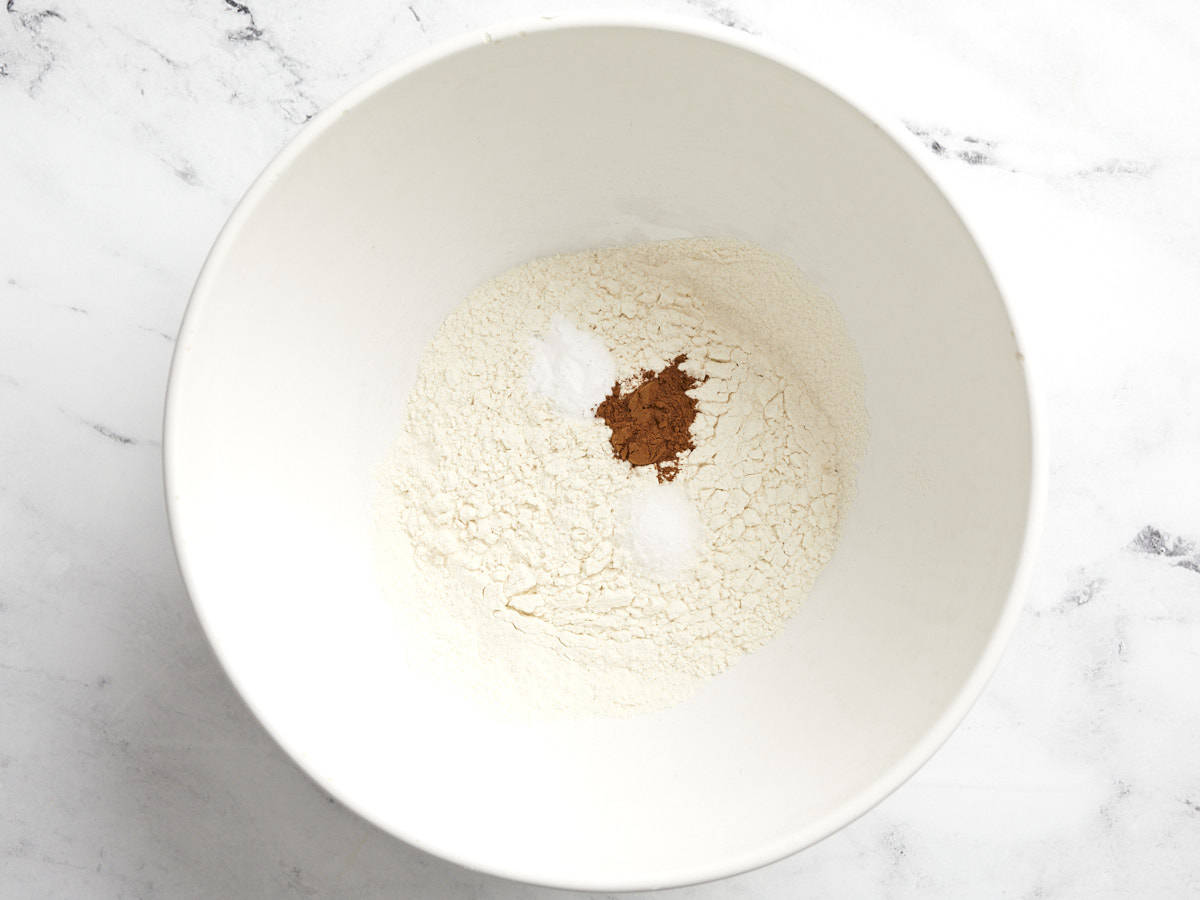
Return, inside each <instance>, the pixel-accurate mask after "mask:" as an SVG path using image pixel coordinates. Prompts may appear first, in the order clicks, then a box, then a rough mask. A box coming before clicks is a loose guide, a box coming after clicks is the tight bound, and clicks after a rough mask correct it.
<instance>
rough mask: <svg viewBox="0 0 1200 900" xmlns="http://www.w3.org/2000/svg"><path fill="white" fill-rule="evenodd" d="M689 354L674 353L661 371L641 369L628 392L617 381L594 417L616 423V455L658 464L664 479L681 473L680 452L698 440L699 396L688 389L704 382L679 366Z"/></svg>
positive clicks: (633, 461)
mask: <svg viewBox="0 0 1200 900" xmlns="http://www.w3.org/2000/svg"><path fill="white" fill-rule="evenodd" d="M685 359H687V356H686V355H681V356H677V357H675V359H673V360H672V361H671V364H670V365H669V366H667V367H666V368H665V369H663V370H662V371H661V372H650V371H646V372H642V374H641V381H640V383H639V384H638V385H637V387H635V388H634V389H633V390H631V391H629V392H628V393H624V392H622V390H621V384H620V382H617V383H616V384H614V385H613V388H612V392H611V393H610V394H609V395H608V397H606V398H605V400H604V402H603V403H601V404H600V405H599V406H598V407H597V408H596V417H597V418H599V419H603V420H604V422H605V424H606V425H608V427H609V428H611V429H612V436H611V437H610V438H609V442H610V443H611V444H612V448H613V456H615V457H616V458H617V459H623V460H625V461H626V462H628V463H629V464H630V465H633V466H654V467H655V469H657V471H658V480H659V481H660V482H662V481H671V480H672V479H674V478H675V476H676V475H677V474H679V454H680V453H683V452H684V451H685V450H691V449H693V446H694V445H693V444H692V422H693V421H694V420H695V418H696V401H695V400H694V399H693V398H692V397H689V396H688V395H687V392H688V391H689V390H691V389H692V388H694V387H695V386H696V385H697V384H699V383H700V382H699V381H698V380H697V379H695V378H693V377H692V376H691V375H688V374H687V373H686V372H684V371H683V370H682V369H680V368H679V365H680V363H682V362H683V361H684V360H685Z"/></svg>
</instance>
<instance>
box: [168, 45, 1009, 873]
mask: <svg viewBox="0 0 1200 900" xmlns="http://www.w3.org/2000/svg"><path fill="white" fill-rule="evenodd" d="M735 44H736V42H732V40H731V41H726V40H717V39H714V38H713V37H712V36H711V35H697V34H687V33H679V32H673V31H670V30H664V29H659V28H639V27H621V26H617V25H608V26H594V27H586V28H569V27H557V26H554V27H548V28H545V29H542V30H536V31H533V32H531V33H528V34H524V33H520V34H518V33H514V34H512V35H510V36H508V37H505V38H503V39H495V40H492V41H485V42H484V43H481V44H478V45H474V46H470V47H468V48H466V49H460V50H459V51H457V52H453V53H448V54H442V55H440V56H435V57H433V58H432V59H431V60H430V61H428V62H427V63H426V64H424V65H422V66H420V67H417V68H416V69H415V70H412V71H408V72H407V74H405V75H404V76H403V77H397V78H395V79H393V80H391V81H390V82H388V83H385V84H383V85H382V86H381V87H380V88H379V89H378V90H377V91H375V92H373V93H370V94H369V95H367V96H364V97H362V99H360V100H359V101H358V102H356V103H352V104H348V105H345V104H344V105H343V106H342V107H341V108H339V109H338V110H336V111H335V112H333V113H331V114H326V116H325V118H324V119H323V120H322V122H321V123H320V125H319V126H318V127H317V128H315V129H313V130H312V131H311V132H307V133H306V134H305V135H304V136H302V137H301V139H300V141H299V144H298V145H297V146H296V147H294V148H292V149H290V150H289V151H288V152H287V154H286V156H285V162H286V164H284V162H279V163H277V164H276V165H275V166H274V167H273V169H271V170H269V174H268V176H267V177H266V178H265V179H264V180H263V181H262V182H260V184H259V185H257V186H256V188H255V189H254V190H253V191H252V192H251V195H250V197H249V198H248V200H247V202H246V204H244V205H243V207H242V208H241V209H240V210H239V212H238V214H237V215H236V216H235V219H234V220H233V222H232V224H231V226H230V227H229V228H228V229H227V231H226V232H225V234H224V235H223V236H222V239H221V241H220V242H219V243H218V246H217V248H216V250H215V251H214V254H213V257H212V258H211V259H210V262H209V264H208V266H207V268H206V270H205V272H204V275H203V276H202V279H201V282H200V284H199V285H198V287H197V291H196V294H195V297H194V299H193V302H192V307H191V309H190V310H189V313H188V319H187V322H186V327H185V329H184V332H183V334H182V336H181V341H180V345H179V348H178V351H177V357H176V360H175V364H174V369H173V373H172V385H171V393H170V402H169V410H168V424H167V434H166V461H167V468H168V492H169V503H170V506H171V516H172V523H173V529H174V533H175V537H176V541H177V546H178V549H179V553H180V558H181V562H182V565H183V568H184V571H185V574H186V577H187V580H188V584H189V587H190V590H191V592H192V595H193V597H194V598H195V602H196V605H197V608H198V609H199V611H200V615H201V617H202V619H203V621H204V623H205V627H206V629H207V630H208V632H209V634H210V636H211V637H212V639H213V642H214V645H215V646H216V647H217V650H218V652H219V654H220V656H221V658H222V660H223V662H224V663H225V665H226V666H227V667H228V669H229V671H230V674H231V676H232V677H233V679H234V681H235V682H236V684H237V685H238V687H239V688H240V690H241V691H242V692H243V693H244V695H245V696H246V698H247V700H248V701H249V703H250V704H251V706H252V707H253V708H254V709H255V711H256V712H257V713H258V714H259V715H260V716H261V717H262V719H263V721H264V722H265V723H266V724H267V726H268V728H270V730H271V731H272V733H273V734H274V735H275V736H276V738H277V739H278V740H279V741H280V742H281V744H282V745H283V746H284V747H285V748H286V749H287V750H288V751H289V752H290V753H292V754H293V755H294V756H295V757H296V759H297V760H298V761H299V762H300V763H301V764H302V765H304V766H305V767H306V768H308V770H309V771H310V772H312V773H313V774H314V775H315V776H316V777H317V778H318V779H319V780H321V781H322V782H323V784H324V785H325V786H326V787H327V788H329V789H330V790H331V791H333V792H334V793H336V794H337V795H338V796H339V797H340V798H342V799H343V800H344V801H346V802H347V803H348V804H349V805H351V806H352V807H353V808H354V809H356V810H358V811H359V812H361V813H363V814H364V815H366V816H367V817H369V818H370V819H372V820H373V821H375V822H377V823H378V824H380V825H382V826H383V827H385V828H388V829H390V830H392V831H394V832H395V833H396V834H398V835H400V836H402V837H405V838H407V839H409V840H411V841H413V842H414V843H417V844H419V845H420V846H423V847H426V848H428V849H430V850H432V851H434V852H437V853H440V854H442V855H445V856H448V857H450V858H452V859H454V860H457V861H459V862H463V863H465V864H467V865H471V866H475V867H478V868H482V869H486V870H490V871H493V872H498V873H501V874H505V875H509V876H511V877H515V878H523V879H528V880H536V881H541V882H547V883H555V884H561V885H570V886H578V887H611V888H628V887H645V886H655V885H663V884H672V883H681V882H686V881H693V880H699V879H703V878H708V877H715V876H718V875H722V874H728V873H730V872H733V871H737V870H739V869H743V868H747V867H750V866H753V865H757V864H760V863H763V862H766V861H769V860H770V859H772V858H775V857H777V856H780V855H783V854H785V853H787V852H789V851H791V850H794V849H797V848H798V847H800V846H803V845H804V844H805V843H808V842H811V841H813V840H816V839H819V838H820V837H822V836H824V835H825V834H826V833H828V832H829V831H830V830H832V829H833V828H835V827H838V826H840V825H841V824H844V823H845V822H846V821H847V820H848V819H849V818H850V817H852V816H853V815H856V814H857V813H859V812H861V811H862V810H863V809H864V808H865V807H866V806H867V805H869V804H870V803H873V802H876V801H877V800H878V799H879V798H880V796H882V794H883V793H884V792H886V791H887V790H889V789H891V788H892V787H894V786H895V785H896V784H897V783H898V782H899V781H900V780H901V779H903V778H904V777H906V776H907V775H908V774H910V772H911V770H912V769H913V768H914V767H915V766H916V765H917V764H919V762H920V761H921V760H922V758H923V757H924V756H925V755H927V754H928V752H930V751H931V750H932V747H933V746H934V745H935V744H936V741H937V740H940V739H941V738H943V737H944V736H945V734H946V733H947V731H948V729H949V727H951V726H952V724H953V721H952V720H953V719H954V718H956V717H957V716H958V715H959V714H960V713H961V711H962V709H963V707H964V705H965V702H967V701H969V699H970V697H969V696H968V695H970V694H971V693H973V692H974V691H975V690H976V689H977V687H978V685H979V682H980V674H979V672H978V671H977V669H978V664H979V663H980V660H981V659H983V658H984V657H985V652H986V654H987V657H988V660H989V662H988V665H990V660H991V659H992V658H994V656H995V641H994V640H993V638H994V636H995V634H996V633H997V631H998V627H999V625H1000V623H1001V622H1002V620H1003V619H1004V618H1005V616H1006V611H1007V612H1008V613H1009V617H1011V604H1010V600H1009V595H1010V588H1011V586H1012V584H1013V579H1014V573H1015V572H1016V570H1017V567H1018V562H1019V560H1020V557H1021V552H1022V541H1023V539H1024V536H1025V531H1026V523H1027V519H1028V517H1029V505H1030V491H1031V479H1032V456H1033V451H1032V434H1031V416H1030V410H1029V406H1028V401H1027V394H1026V384H1025V376H1024V372H1023V368H1022V365H1021V362H1020V361H1019V353H1018V348H1017V347H1016V345H1015V340H1014V338H1013V335H1012V332H1011V329H1010V323H1009V320H1008V317H1007V314H1006V311H1005V307H1004V303H1003V301H1002V299H1001V297H1000V295H999V293H998V291H997V288H996V285H995V284H994V282H993V279H992V277H991V275H990V274H989V271H988V269H987V266H986V264H985V262H984V260H983V258H982V257H981V255H980V253H979V251H978V250H977V248H976V246H975V244H974V243H973V241H972V239H971V237H970V235H969V234H968V232H967V231H966V229H965V228H964V226H963V225H962V223H961V222H960V220H959V218H958V217H957V216H956V215H955V213H954V212H953V210H952V209H951V207H950V206H949V205H948V203H947V202H946V200H945V199H944V198H943V196H942V195H941V193H940V192H939V191H938V189H937V188H936V187H935V186H934V184H933V183H932V182H931V181H930V180H929V179H928V177H927V176H926V175H925V174H924V172H923V171H922V170H921V168H920V167H919V166H918V165H916V164H915V163H914V162H913V161H912V159H911V158H910V157H909V156H908V155H907V154H906V153H905V152H904V151H903V150H901V149H900V147H898V146H897V145H896V144H895V143H894V142H893V141H892V140H891V139H890V138H889V137H887V136H886V135H885V134H884V133H883V132H882V131H881V130H880V129H879V128H878V127H877V126H875V125H874V124H872V123H871V122H870V121H869V120H868V119H866V118H865V117H864V116H863V115H861V114H860V113H858V112H857V111H856V110H855V109H854V108H852V107H851V106H849V105H848V104H847V103H845V102H844V101H842V100H840V99H839V98H838V97H836V96H835V95H833V94H831V93H830V92H828V91H827V90H826V89H825V88H823V87H821V86H820V85H818V84H817V83H815V82H813V81H811V80H809V79H808V78H806V77H804V76H803V75H800V74H798V73H797V72H796V71H795V70H793V69H790V68H788V67H786V66H784V65H782V64H780V63H778V62H775V61H772V60H770V59H768V58H765V57H763V56H759V55H756V54H754V53H752V52H749V51H748V50H746V49H744V48H742V47H740V46H736V45H735ZM685 234H696V235H711V236H730V237H739V238H744V239H747V240H751V241H754V242H757V243H759V244H762V245H763V246H765V247H766V248H767V249H769V250H773V251H776V252H780V253H783V254H785V255H788V256H790V257H792V258H793V259H795V260H796V261H797V262H798V263H799V264H800V265H801V267H802V268H804V269H806V270H807V271H808V272H809V273H810V274H811V276H812V277H813V278H814V280H815V281H816V282H818V283H819V284H820V285H821V286H822V287H824V288H825V289H826V290H827V291H828V292H829V293H830V295H831V296H832V297H834V299H835V300H836V301H837V302H838V304H839V306H840V308H841V310H842V312H843V315H844V316H845V320H846V323H847V327H848V329H849V331H850V334H851V336H852V337H853V338H854V340H855V341H856V342H857V344H858V348H859V351H860V352H861V355H862V358H863V363H864V367H865V372H866V378H867V405H868V409H869V411H870V414H871V417H872V424H871V430H872V438H871V445H870V448H869V450H868V453H867V456H866V459H865V461H864V464H863V467H862V470H861V473H860V476H859V494H858V498H857V500H856V501H855V503H854V506H853V507H852V510H851V514H850V520H849V523H848V525H847V527H846V530H845V533H844V537H843V540H842V544H841V546H840V548H839V551H838V553H837V556H836V557H835V559H834V562H833V563H832V564H831V565H830V567H829V568H828V570H827V571H826V573H825V574H824V575H823V576H822V579H821V581H820V583H819V585H818V588H817V590H816V592H815V593H814V595H813V596H812V597H811V599H810V601H809V602H808V603H807V605H805V606H804V608H803V609H802V610H801V611H800V612H799V614H798V615H797V616H796V619H795V620H794V621H793V623H792V624H791V625H790V626H789V628H788V629H787V631H786V632H785V634H784V635H782V636H781V637H780V638H779V639H777V640H776V641H774V642H773V643H772V644H771V645H770V646H768V647H767V648H765V649H764V650H763V651H761V652H759V653H757V654H755V655H753V656H752V657H750V658H748V659H747V660H746V661H745V662H744V663H742V664H741V665H739V666H738V667H736V668H735V670H733V671H732V672H730V673H728V674H727V675H726V676H723V677H722V678H720V679H718V680H717V681H715V682H713V683H712V684H711V685H710V686H709V687H707V688H706V689H705V690H704V691H703V692H702V693H701V694H700V695H699V696H698V697H696V698H695V699H694V700H693V701H691V702H689V703H687V704H685V705H684V706H681V707H679V708H677V709H674V710H670V711H668V712H665V713H663V714H660V715H655V716H650V717H644V718H641V719H636V720H632V721H591V722H587V721H585V722H577V723H560V724H555V725H544V726H537V727H528V728H521V727H517V726H513V725H499V724H495V723H491V722H488V721H485V720H482V719H480V718H479V717H477V716H474V715H473V714H471V713H470V712H469V711H467V710H466V709H465V708H464V707H463V706H461V705H460V704H457V703H456V702H455V700H454V699H453V698H452V697H444V696H442V695H441V694H440V693H439V690H438V688H437V686H435V685H426V684H422V683H417V682H414V680H413V679H412V678H411V677H409V676H408V675H407V674H406V672H405V670H404V668H403V661H402V660H397V659H396V653H395V651H394V646H393V644H392V642H391V641H390V639H389V636H388V627H389V625H388V620H387V617H386V613H385V611H383V610H382V609H381V608H380V607H381V605H382V604H381V603H380V601H379V595H378V591H377V590H376V588H375V586H374V584H373V581H372V578H373V573H372V567H371V520H370V510H371V506H370V493H371V473H372V468H373V466H375V465H376V464H377V463H378V462H379V461H380V460H381V458H382V456H383V454H384V452H385V450H386V448H387V446H388V444H389V443H390V442H391V440H392V439H393V438H394V437H395V435H396V432H397V430H398V427H399V423H400V413H401V409H402V403H403V399H404V397H405V395H406V393H407V391H408V389H409V385H410V383H411V380H412V378H413V376H414V373H415V369H416V363H417V356H418V354H419V352H420V350H421V348H422V346H423V345H424V343H425V342H426V341H427V339H428V338H429V337H430V336H431V335H432V333H433V331H434V330H435V329H436V327H437V325H438V323H439V321H440V319H441V318H442V316H443V315H444V314H445V313H446V312H447V310H449V309H450V308H451V307H452V306H453V305H454V304H455V303H457V302H458V301H459V300H460V299H461V298H462V297H463V296H464V295H465V294H466V292H467V291H468V290H469V289H470V288H471V287H473V286H474V285H476V284H477V283H479V282H480V281H482V280H484V279H486V278H488V277H490V276H492V275H495V274H497V273H499V272H500V271H502V270H504V269H506V268H508V267H510V266H512V265H515V264H518V263H521V262H523V261H526V260H528V259H530V258H533V257H536V256H541V255H545V254H548V253H553V252H557V251H569V250H577V249H582V248H586V247H589V246H593V245H598V244H613V243H622V242H632V241H637V240H645V239H654V238H660V237H670V236H678V235H685ZM989 648H990V649H989Z"/></svg>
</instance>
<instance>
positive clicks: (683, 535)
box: [629, 481, 701, 581]
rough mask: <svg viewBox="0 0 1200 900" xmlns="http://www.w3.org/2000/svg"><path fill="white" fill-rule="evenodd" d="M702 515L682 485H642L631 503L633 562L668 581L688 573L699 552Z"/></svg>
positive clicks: (631, 549) (660, 578) (631, 550)
mask: <svg viewBox="0 0 1200 900" xmlns="http://www.w3.org/2000/svg"><path fill="white" fill-rule="evenodd" d="M700 537H701V526H700V514H699V513H698V512H697V511H696V505H695V504H694V503H693V502H692V500H691V498H690V497H689V496H688V494H687V491H686V490H685V489H684V487H683V486H682V485H681V484H677V483H675V482H671V481H667V482H663V483H661V484H651V485H646V486H641V487H639V488H637V489H636V490H635V491H634V492H633V496H632V497H631V498H630V503H629V549H630V552H631V553H632V555H633V559H634V562H636V563H637V564H638V566H640V567H641V568H642V569H644V570H645V571H646V572H648V573H649V574H650V575H652V576H653V577H655V578H657V579H659V580H663V581H669V580H672V579H674V578H677V577H679V576H680V575H682V574H684V573H685V572H687V571H688V570H689V569H691V568H692V567H693V566H694V565H695V564H696V562H697V558H698V556H699V551H700Z"/></svg>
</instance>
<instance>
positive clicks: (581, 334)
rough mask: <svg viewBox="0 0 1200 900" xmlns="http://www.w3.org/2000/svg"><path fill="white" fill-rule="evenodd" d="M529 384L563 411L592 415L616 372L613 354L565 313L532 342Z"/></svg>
mask: <svg viewBox="0 0 1200 900" xmlns="http://www.w3.org/2000/svg"><path fill="white" fill-rule="evenodd" d="M532 345H533V349H532V354H533V360H532V362H531V363H530V366H529V387H530V390H532V391H533V393H535V394H539V395H541V396H542V397H545V398H546V399H547V400H549V401H550V402H551V403H553V404H554V406H555V408H556V409H557V410H558V411H559V412H561V413H562V414H563V415H568V416H579V417H583V416H590V415H591V414H592V413H593V412H595V410H596V406H597V405H598V404H599V403H600V402H601V401H602V400H603V399H604V395H605V393H606V392H607V391H608V386H609V385H610V384H612V383H613V380H614V379H615V378H616V377H617V376H616V367H615V365H614V364H613V360H612V355H611V354H609V352H608V348H607V347H605V346H604V344H603V342H601V341H600V340H599V339H598V338H597V337H596V336H595V335H593V334H590V333H588V332H586V331H580V330H579V329H578V328H576V327H575V326H574V325H572V324H571V323H570V322H568V321H567V320H566V319H565V318H563V317H562V316H553V317H551V319H550V327H549V329H547V331H546V334H545V335H544V336H543V337H542V338H541V339H540V340H535V341H533V342H532Z"/></svg>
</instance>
